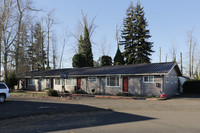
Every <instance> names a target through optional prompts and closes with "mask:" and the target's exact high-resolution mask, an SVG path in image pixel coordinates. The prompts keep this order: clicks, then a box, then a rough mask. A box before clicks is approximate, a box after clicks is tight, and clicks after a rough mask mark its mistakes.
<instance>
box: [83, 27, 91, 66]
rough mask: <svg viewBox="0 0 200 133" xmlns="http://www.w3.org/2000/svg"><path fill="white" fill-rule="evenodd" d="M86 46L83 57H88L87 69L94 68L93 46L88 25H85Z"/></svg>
mask: <svg viewBox="0 0 200 133" xmlns="http://www.w3.org/2000/svg"><path fill="white" fill-rule="evenodd" d="M83 43H84V46H83V47H82V48H83V53H82V54H83V55H84V56H85V57H86V63H87V64H86V65H87V67H93V66H94V65H93V54H92V45H91V42H90V34H89V31H88V27H87V24H85V28H84V41H83Z"/></svg>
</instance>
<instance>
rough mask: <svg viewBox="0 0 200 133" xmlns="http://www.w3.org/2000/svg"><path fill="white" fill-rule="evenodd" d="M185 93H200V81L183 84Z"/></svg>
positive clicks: (189, 81)
mask: <svg viewBox="0 0 200 133" xmlns="http://www.w3.org/2000/svg"><path fill="white" fill-rule="evenodd" d="M183 93H198V94H199V93H200V80H187V81H185V83H184V84H183Z"/></svg>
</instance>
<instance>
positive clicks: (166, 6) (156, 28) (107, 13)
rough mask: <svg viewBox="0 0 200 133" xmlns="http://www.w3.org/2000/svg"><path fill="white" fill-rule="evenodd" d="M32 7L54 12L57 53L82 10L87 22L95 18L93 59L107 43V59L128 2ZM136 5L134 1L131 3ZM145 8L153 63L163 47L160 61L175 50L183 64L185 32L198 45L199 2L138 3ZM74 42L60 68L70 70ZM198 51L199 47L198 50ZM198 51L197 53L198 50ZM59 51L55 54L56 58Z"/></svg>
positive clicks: (53, 1) (46, 2)
mask: <svg viewBox="0 0 200 133" xmlns="http://www.w3.org/2000/svg"><path fill="white" fill-rule="evenodd" d="M33 2H34V4H35V6H36V7H38V8H42V9H44V10H50V9H53V8H54V9H55V10H56V12H55V18H56V19H57V20H58V21H59V24H57V25H55V26H54V29H56V30H54V33H55V34H56V36H57V40H58V44H59V46H58V47H57V49H58V51H61V49H62V36H63V34H64V32H66V31H67V33H68V34H72V33H76V31H77V24H78V22H79V20H81V18H82V17H81V10H82V11H83V12H84V14H87V16H88V20H89V21H91V20H92V18H94V17H95V16H96V18H95V21H94V23H95V25H96V26H97V28H96V29H95V31H94V34H93V35H92V42H93V44H92V49H93V55H94V60H97V59H98V58H99V57H100V56H102V52H101V50H100V49H101V47H102V43H105V44H106V47H107V50H106V51H105V52H106V53H108V55H109V56H111V57H112V58H113V57H114V55H115V53H116V49H117V43H116V40H115V28H116V25H119V26H120V25H122V23H123V19H124V18H125V17H126V14H125V13H126V10H127V8H128V7H129V4H130V2H131V0H34V1H33ZM132 2H133V4H134V5H136V3H137V0H133V1H132ZM140 3H141V5H142V6H143V7H144V11H145V18H146V19H147V21H148V27H147V28H148V29H149V30H150V35H151V36H152V38H151V39H150V41H152V42H154V44H153V45H154V47H153V50H155V53H153V55H152V57H151V58H152V62H159V47H161V48H162V61H165V56H166V53H168V61H172V57H171V49H172V47H173V45H174V47H175V48H176V49H177V61H179V55H180V52H183V57H184V59H185V61H186V58H187V55H186V52H187V31H190V30H192V29H194V37H195V39H196V40H197V44H198V45H199V39H198V38H199V36H200V1H199V0H140ZM75 43H76V40H75V38H74V37H72V36H71V37H69V40H68V42H67V45H66V47H65V55H64V64H63V67H71V58H72V57H73V55H74V50H73V46H74V45H75ZM198 49H199V48H198ZM199 51H200V50H199ZM59 53H60V52H58V55H59Z"/></svg>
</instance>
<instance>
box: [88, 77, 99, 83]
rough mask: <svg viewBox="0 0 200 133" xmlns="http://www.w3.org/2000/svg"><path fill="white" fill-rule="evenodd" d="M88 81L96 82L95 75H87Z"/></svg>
mask: <svg viewBox="0 0 200 133" xmlns="http://www.w3.org/2000/svg"><path fill="white" fill-rule="evenodd" d="M88 81H89V82H90V83H96V82H97V77H88Z"/></svg>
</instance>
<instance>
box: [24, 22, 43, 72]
mask: <svg viewBox="0 0 200 133" xmlns="http://www.w3.org/2000/svg"><path fill="white" fill-rule="evenodd" d="M28 51H29V52H28V54H29V60H30V64H32V65H31V67H32V70H36V69H42V70H44V69H45V64H46V52H45V46H44V32H43V30H42V26H41V24H40V23H36V24H35V27H34V29H33V30H32V32H31V45H30V46H29V48H28Z"/></svg>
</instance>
